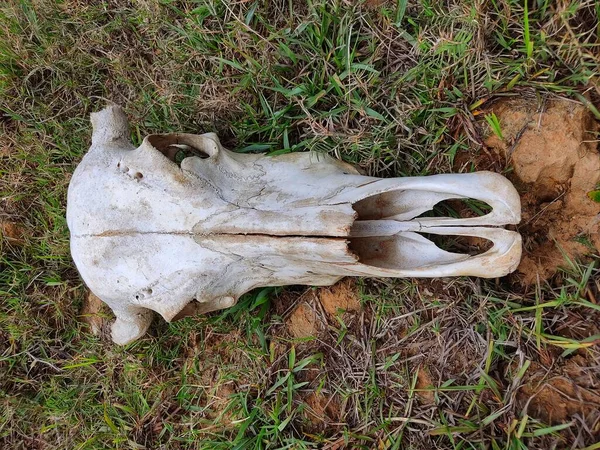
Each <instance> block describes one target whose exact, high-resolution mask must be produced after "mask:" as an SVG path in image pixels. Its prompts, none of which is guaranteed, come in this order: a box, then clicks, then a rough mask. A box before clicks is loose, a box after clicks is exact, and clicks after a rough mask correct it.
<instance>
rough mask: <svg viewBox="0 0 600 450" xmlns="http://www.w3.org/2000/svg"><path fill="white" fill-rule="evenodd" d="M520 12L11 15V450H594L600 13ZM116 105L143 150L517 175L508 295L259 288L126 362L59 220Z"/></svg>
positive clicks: (141, 3) (0, 317) (412, 5)
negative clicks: (153, 145)
mask: <svg viewBox="0 0 600 450" xmlns="http://www.w3.org/2000/svg"><path fill="white" fill-rule="evenodd" d="M528 6H529V8H528V10H524V8H523V2H521V1H512V0H489V1H467V0H465V1H462V2H459V1H452V0H449V1H443V2H439V1H425V0H424V1H421V2H408V4H407V3H406V2H405V1H403V0H399V1H398V2H393V1H389V2H388V1H383V0H378V1H377V0H376V1H371V0H366V1H364V2H354V1H327V2H325V1H313V2H300V1H293V2H291V1H290V2H287V1H269V2H266V1H265V2H261V1H256V2H255V1H243V0H242V1H237V2H214V3H213V2H209V1H190V2H185V1H182V2H179V1H171V0H163V1H161V2H152V1H145V0H137V1H130V2H121V1H105V2H86V1H63V2H54V1H32V2H29V1H20V2H17V1H9V2H8V3H4V4H3V5H2V6H1V7H0V8H1V9H0V234H1V239H0V299H1V300H0V411H1V414H0V447H1V448H6V449H21V448H22V449H100V448H122V449H130V448H131V449H139V448H148V449H157V448H174V449H178V448H181V449H184V448H185V449H187V448H203V449H219V448H223V449H229V448H239V449H242V448H257V449H258V448H264V449H266V448H294V449H300V448H328V449H341V448H365V449H370V448H377V449H388V448H389V449H398V448H492V449H500V448H511V449H512V448H515V449H516V448H525V447H529V448H563V447H572V448H582V447H585V446H592V447H588V448H598V446H594V444H595V443H596V442H598V441H599V440H600V422H599V420H600V413H599V409H600V353H599V347H598V342H599V341H598V340H599V339H600V330H599V328H600V325H599V324H600V322H599V319H600V305H599V304H598V302H599V301H600V281H599V273H598V269H597V268H596V266H595V265H594V264H595V263H597V258H598V248H599V240H600V239H599V238H598V236H599V235H598V213H599V212H600V211H599V208H598V205H599V203H597V202H595V201H594V200H593V199H594V198H597V197H600V193H598V192H597V189H598V185H597V183H598V181H599V178H598V175H599V174H598V164H599V163H598V153H597V147H598V145H597V144H598V119H599V118H600V113H599V112H598V109H597V107H598V106H599V105H600V101H599V99H600V88H599V85H598V78H597V76H598V69H599V65H598V59H597V57H598V39H599V36H600V29H599V27H598V17H599V14H600V10H599V7H598V6H597V4H596V2H594V1H581V2H575V1H573V2H569V1H566V0H560V1H556V2H553V1H552V2H551V1H544V0H538V1H531V2H528ZM109 100H110V101H114V102H117V103H120V104H121V105H123V106H124V107H125V109H126V111H127V113H128V115H129V116H130V119H131V122H132V124H133V126H134V128H133V129H132V139H134V141H135V142H139V141H140V139H141V138H142V137H143V136H144V135H145V134H147V133H150V132H166V131H172V130H179V131H187V132H206V131H216V132H217V133H218V134H219V135H220V136H221V139H222V141H223V143H224V144H225V145H226V146H228V147H229V148H232V149H237V150H242V151H278V152H287V151H308V150H311V151H319V152H328V153H330V154H332V155H334V156H336V157H338V158H342V159H344V160H346V161H349V162H353V163H356V164H358V165H359V166H360V167H361V168H362V169H363V170H365V171H366V172H367V173H369V174H375V175H379V176H393V175H399V176H407V175H422V174H429V173H442V172H450V171H456V172H468V171H471V170H475V169H486V170H494V171H497V172H500V173H504V174H506V175H507V176H508V177H509V178H510V179H511V180H512V181H513V182H514V183H515V185H516V186H517V188H518V189H519V191H520V193H521V194H522V201H523V222H522V224H521V225H520V226H519V227H518V229H519V231H520V232H521V233H522V234H523V238H524V245H525V256H524V259H523V263H522V264H521V266H520V267H519V269H518V271H517V272H516V273H515V274H514V275H511V276H509V277H506V278H504V279H499V280H481V279H471V278H459V279H441V280H433V281H431V280H413V279H402V280H386V281H384V280H357V281H352V280H345V281H343V282H342V283H341V284H339V285H337V286H334V287H332V288H327V289H311V288H294V287H292V288H288V289H285V290H274V289H265V290H262V291H258V292H253V293H250V294H249V295H247V296H246V297H244V298H243V299H242V300H241V302H240V303H239V304H238V305H237V306H236V307H234V308H231V309H229V310H226V311H224V312H221V313H216V314H213V315H210V316H206V317H191V318H186V319H184V320H181V321H178V322H176V323H173V324H170V325H169V324H165V323H164V322H162V321H157V323H156V324H155V325H154V326H153V327H152V329H151V332H150V334H149V335H148V336H147V337H146V338H144V339H142V340H140V341H139V342H136V343H135V344H132V345H130V346H128V347H126V348H120V347H116V346H115V345H113V344H112V343H111V342H110V340H109V339H108V336H107V326H108V324H109V323H110V320H111V317H110V314H109V311H107V310H106V309H104V308H103V307H102V305H101V304H100V303H98V301H97V300H94V298H93V297H92V296H90V295H89V294H88V292H87V291H86V289H85V287H84V286H83V285H82V283H81V281H80V279H79V277H78V275H77V272H76V271H75V269H74V267H73V265H72V262H71V260H70V257H69V249H68V230H67V228H66V224H65V219H64V213H65V192H66V187H67V184H68V181H69V176H70V173H71V172H72V171H73V169H74V167H75V166H76V164H77V162H78V161H79V160H80V158H81V156H82V155H83V153H84V152H85V151H86V148H87V147H88V145H89V140H90V131H91V127H90V125H89V123H88V116H89V113H90V112H92V111H94V110H97V109H100V108H101V107H102V106H103V105H104V104H105V103H106V102H107V101H109ZM449 206H450V207H451V208H453V209H454V211H455V212H457V213H461V214H470V213H472V211H471V210H470V209H469V208H466V207H465V206H464V205H449ZM454 245H461V246H462V247H463V249H465V250H468V251H477V250H478V249H480V247H481V246H482V245H483V244H482V243H481V242H476V241H470V242H469V241H467V242H461V243H455V244H454Z"/></svg>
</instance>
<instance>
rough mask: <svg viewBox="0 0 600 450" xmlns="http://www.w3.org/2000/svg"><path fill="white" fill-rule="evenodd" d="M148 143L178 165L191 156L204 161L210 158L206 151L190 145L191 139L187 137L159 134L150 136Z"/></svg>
mask: <svg viewBox="0 0 600 450" xmlns="http://www.w3.org/2000/svg"><path fill="white" fill-rule="evenodd" d="M148 142H149V143H150V145H152V146H153V147H154V148H155V149H156V150H158V151H159V152H161V153H162V154H163V155H165V156H166V157H167V158H169V159H170V160H171V161H173V162H174V163H176V164H177V165H181V162H182V161H183V160H184V159H185V158H189V157H190V156H196V157H198V158H202V159H206V158H210V155H209V154H208V153H207V152H206V151H205V150H204V149H202V148H199V147H198V146H195V145H190V139H189V138H186V137H185V135H183V136H182V135H179V134H168V135H158V134H157V135H152V136H149V137H148Z"/></svg>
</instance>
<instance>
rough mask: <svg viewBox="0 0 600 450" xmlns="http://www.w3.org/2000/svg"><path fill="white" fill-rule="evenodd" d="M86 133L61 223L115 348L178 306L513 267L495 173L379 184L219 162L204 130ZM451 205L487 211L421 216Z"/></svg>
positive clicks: (513, 238) (121, 123) (103, 127)
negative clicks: (137, 138) (468, 201)
mask: <svg viewBox="0 0 600 450" xmlns="http://www.w3.org/2000/svg"><path fill="white" fill-rule="evenodd" d="M92 124H93V127H94V132H93V136H92V146H91V148H90V150H89V152H88V153H87V154H86V155H85V157H84V158H83V160H82V161H81V163H80V164H79V166H78V167H77V169H76V171H75V173H74V174H73V177H72V179H71V183H70V186H69V193H68V208H67V221H68V225H69V229H70V232H71V251H72V255H73V259H74V261H75V263H76V265H77V268H78V269H79V272H80V273H81V276H82V278H83V280H84V281H85V282H86V284H87V285H88V286H89V288H90V289H91V290H92V291H93V292H94V293H95V294H96V295H97V296H98V297H99V298H100V299H102V300H103V301H104V302H106V303H107V304H108V305H109V306H110V307H111V308H112V310H113V311H114V313H115V315H116V318H117V319H116V321H115V323H114V324H113V329H112V336H113V340H114V341H115V342H117V343H119V344H125V343H128V342H131V341H133V340H135V339H137V338H138V337H140V336H141V335H142V334H144V333H145V332H146V330H147V328H148V326H149V324H150V322H151V319H152V311H155V312H158V313H160V315H162V316H163V317H164V318H165V319H166V320H172V319H173V318H175V317H176V316H177V315H178V314H180V313H181V312H182V310H185V312H186V313H190V312H193V313H204V312H208V311H213V310H217V309H222V308H226V307H229V306H232V305H233V304H234V303H235V302H236V301H237V299H238V298H239V297H240V296H241V295H242V294H244V293H245V292H247V291H249V290H251V289H253V288H255V287H259V286H282V285H289V284H307V285H330V284H333V283H335V282H336V281H337V280H339V279H340V278H341V277H343V276H376V277H443V276H455V275H475V276H480V277H498V276H502V275H505V274H507V273H509V272H511V271H513V270H514V269H515V268H516V266H517V264H518V262H519V260H520V257H521V238H520V236H519V234H518V233H516V232H514V231H509V230H505V229H503V228H500V227H501V226H503V225H507V224H516V223H518V222H519V220H520V201H519V196H518V194H517V192H516V191H515V189H514V187H513V186H512V184H511V183H510V182H509V181H508V180H506V179H505V178H504V177H502V176H500V175H498V174H494V173H491V172H478V173H470V174H456V175H452V174H450V175H434V176H428V177H408V178H391V179H379V178H373V177H368V176H363V175H360V174H359V173H358V172H357V171H356V170H355V169H354V168H353V167H352V166H350V165H347V164H345V163H342V162H340V161H337V160H335V159H333V158H331V157H329V156H326V155H319V154H314V153H291V154H286V155H280V156H274V157H269V156H265V155H260V154H239V153H234V152H230V151H228V150H226V149H224V148H223V147H222V146H221V144H220V142H219V140H218V138H217V136H216V135H215V134H212V133H209V134H204V135H191V134H181V133H175V134H166V135H151V136H148V137H146V138H145V139H144V141H143V143H142V144H141V145H140V146H139V147H138V148H134V146H133V145H132V144H131V143H129V141H128V140H127V136H128V135H129V131H128V124H127V119H126V117H125V115H124V113H123V111H122V109H121V108H119V107H117V106H110V107H108V108H106V109H104V110H103V111H101V112H99V113H95V114H93V115H92ZM181 155H184V156H186V155H187V157H184V158H183V159H182V160H181V161H180V163H178V161H179V160H180V159H181V158H180V156H181ZM461 198H474V199H477V200H481V201H484V202H486V203H488V204H489V205H490V206H491V207H492V211H491V212H490V213H488V214H486V215H484V216H481V217H473V218H463V219H457V218H448V217H429V218H428V217H419V216H420V215H421V214H423V213H425V212H427V211H429V210H431V209H432V208H433V207H434V205H435V204H437V203H439V202H441V201H444V200H448V199H461ZM419 233H429V234H433V235H458V236H476V237H481V238H484V239H487V240H489V241H491V242H492V243H493V246H492V248H490V249H489V250H488V251H486V252H484V253H482V254H479V255H475V256H470V255H467V254H461V253H452V252H448V251H444V250H442V249H441V248H439V247H437V246H436V245H435V244H434V243H432V242H431V241H429V240H428V239H426V238H425V237H423V236H422V235H421V234H419Z"/></svg>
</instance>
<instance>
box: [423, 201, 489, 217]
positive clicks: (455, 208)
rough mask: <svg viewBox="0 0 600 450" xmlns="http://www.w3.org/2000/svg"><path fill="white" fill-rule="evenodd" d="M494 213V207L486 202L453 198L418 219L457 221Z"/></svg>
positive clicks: (442, 202)
mask: <svg viewBox="0 0 600 450" xmlns="http://www.w3.org/2000/svg"><path fill="white" fill-rule="evenodd" d="M490 212H492V207H491V206H490V205H488V204H487V203H486V202H482V201H481V200H476V199H474V198H453V199H449V200H442V201H441V202H438V203H436V204H435V205H434V207H433V208H432V209H431V210H429V211H426V212H424V213H423V214H420V215H418V216H417V217H452V218H455V219H467V218H472V217H482V216H485V215H486V214H489V213H490Z"/></svg>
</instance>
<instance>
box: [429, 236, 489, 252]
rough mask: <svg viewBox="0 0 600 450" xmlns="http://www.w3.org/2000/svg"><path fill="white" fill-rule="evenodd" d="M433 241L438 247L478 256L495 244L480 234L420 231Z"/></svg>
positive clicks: (447, 250)
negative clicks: (448, 233) (461, 234)
mask: <svg viewBox="0 0 600 450" xmlns="http://www.w3.org/2000/svg"><path fill="white" fill-rule="evenodd" d="M419 234H420V235H421V236H423V237H424V238H425V239H427V240H429V241H431V242H432V243H433V244H435V246H436V247H438V248H440V249H442V250H444V251H446V252H450V253H460V254H463V255H469V256H477V255H481V254H483V253H485V252H487V251H488V250H489V249H491V248H492V247H493V246H494V243H493V242H492V241H490V240H489V239H485V238H482V237H478V236H447V235H440V234H431V233H419Z"/></svg>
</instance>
